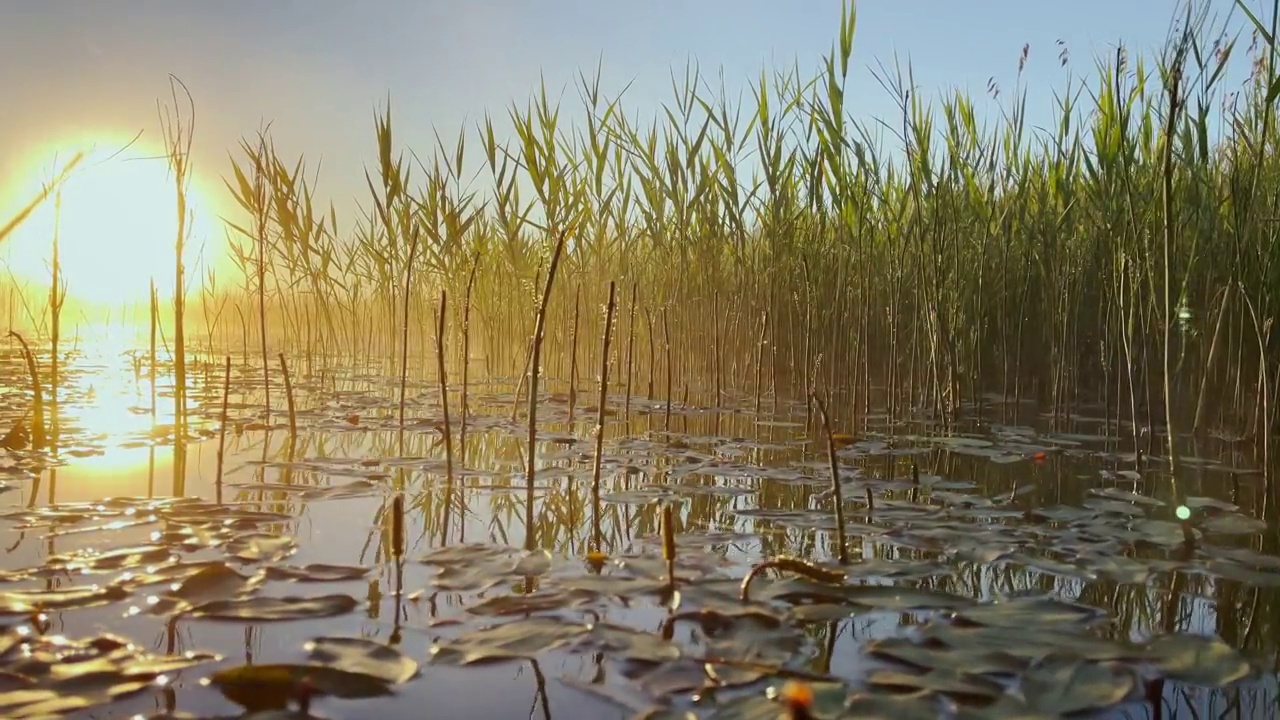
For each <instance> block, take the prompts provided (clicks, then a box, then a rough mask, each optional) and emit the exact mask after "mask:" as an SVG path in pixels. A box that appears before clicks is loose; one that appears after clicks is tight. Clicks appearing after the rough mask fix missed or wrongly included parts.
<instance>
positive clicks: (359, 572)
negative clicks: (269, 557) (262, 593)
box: [264, 563, 369, 582]
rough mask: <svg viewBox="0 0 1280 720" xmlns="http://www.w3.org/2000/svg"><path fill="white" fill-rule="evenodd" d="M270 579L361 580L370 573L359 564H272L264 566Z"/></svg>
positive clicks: (296, 580) (307, 580) (305, 580)
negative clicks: (300, 565)
mask: <svg viewBox="0 0 1280 720" xmlns="http://www.w3.org/2000/svg"><path fill="white" fill-rule="evenodd" d="M264 570H265V573H266V578H267V579H268V580H290V581H295V582H342V581H345V580H360V579H362V578H364V577H366V576H367V575H368V574H369V568H367V567H360V566H358V565H327V564H325V563H308V564H306V565H303V566H302V567H297V566H294V565H270V566H268V567H266V568H264Z"/></svg>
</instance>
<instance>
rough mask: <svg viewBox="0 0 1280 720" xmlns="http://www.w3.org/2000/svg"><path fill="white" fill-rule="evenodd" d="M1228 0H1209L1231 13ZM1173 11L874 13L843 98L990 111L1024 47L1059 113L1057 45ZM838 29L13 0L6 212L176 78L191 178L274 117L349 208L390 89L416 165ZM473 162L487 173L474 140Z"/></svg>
mask: <svg viewBox="0 0 1280 720" xmlns="http://www.w3.org/2000/svg"><path fill="white" fill-rule="evenodd" d="M1233 1H1234V0H1211V3H1210V4H1211V7H1212V8H1213V12H1214V13H1217V14H1219V15H1223V16H1225V15H1226V13H1228V12H1229V11H1230V10H1231V6H1232V5H1233ZM1249 1H1250V2H1251V3H1253V4H1255V5H1256V4H1257V3H1258V2H1260V1H1261V0H1249ZM1266 4H1267V5H1270V3H1266ZM1178 6H1179V3H1178V2H1176V0H1077V1H1076V2H1048V1H1047V0H973V1H971V2H957V1H956V0H945V1H944V0H864V1H862V2H859V3H858V4H857V19H858V26H857V35H856V38H855V41H854V55H853V60H852V62H851V67H850V76H851V77H850V81H849V91H848V98H849V99H848V100H847V105H848V108H849V111H850V113H851V115H852V116H853V117H854V118H855V119H858V120H864V121H865V120H869V119H872V118H875V117H892V116H893V113H894V106H893V103H892V100H891V99H890V98H889V96H888V95H887V94H886V93H885V91H884V90H883V89H882V88H881V87H880V86H879V84H878V83H877V81H876V80H875V77H874V75H873V70H874V69H875V67H876V65H877V63H878V62H882V63H884V64H886V65H891V64H892V63H893V62H894V59H895V58H898V59H900V60H902V61H906V60H908V59H909V60H910V62H911V63H912V66H913V68H914V73H915V79H916V83H917V87H918V88H919V91H920V92H921V93H923V94H924V95H926V96H928V97H934V98H936V97H938V96H939V95H940V94H941V93H945V92H949V91H951V90H954V89H961V90H966V91H968V92H970V93H971V94H972V95H973V96H974V97H975V98H978V99H981V98H982V97H983V94H984V91H985V88H986V87H987V84H988V81H989V80H990V79H993V78H994V79H995V81H996V82H997V83H998V84H1000V86H1001V87H1002V88H1006V89H1009V88H1011V86H1012V84H1013V82H1014V79H1015V74H1016V71H1017V63H1018V57H1019V54H1020V52H1021V50H1022V47H1023V45H1024V44H1029V45H1030V59H1029V63H1028V65H1027V68H1026V71H1025V74H1024V79H1025V82H1026V84H1027V86H1028V87H1029V88H1030V93H1029V97H1028V104H1029V106H1030V109H1031V111H1032V117H1033V118H1035V117H1037V116H1038V117H1043V118H1046V119H1047V118H1048V117H1049V114H1050V113H1051V112H1052V103H1053V93H1054V91H1056V90H1061V88H1062V87H1063V85H1064V82H1065V80H1066V78H1067V72H1068V71H1067V70H1065V69H1063V68H1062V67H1060V64H1059V59H1058V53H1059V47H1058V46H1057V42H1058V41H1059V40H1061V41H1063V42H1064V43H1065V47H1067V48H1068V50H1069V52H1070V57H1071V70H1072V71H1073V72H1075V73H1076V75H1077V76H1078V75H1080V74H1085V73H1088V72H1089V71H1090V70H1091V69H1092V64H1093V59H1094V57H1095V56H1097V55H1099V54H1103V55H1110V54H1112V53H1114V49H1115V47H1116V45H1117V43H1118V42H1124V43H1125V44H1126V45H1127V46H1128V47H1130V48H1134V49H1137V50H1139V51H1154V50H1156V49H1157V48H1159V47H1160V46H1161V44H1162V42H1163V40H1164V38H1165V37H1166V35H1167V33H1168V29H1169V25H1170V19H1171V18H1172V17H1173V16H1174V14H1175V12H1176V10H1177V8H1178ZM839 16H840V2H839V1H838V0H792V1H790V2H784V1H781V0H685V1H683V2H677V1H676V0H650V1H648V2H630V3H623V2H617V1H613V2H610V1H607V0H605V1H601V0H596V1H594V2H589V1H588V0H537V2H535V1H534V0H466V1H460V0H447V1H446V0H371V1H370V2H365V3H352V2H347V1H345V0H342V1H337V0H271V1H269V2H268V1H262V0H219V2H200V1H196V0H115V1H113V2H86V1H84V0H40V1H38V2H36V1H29V2H17V1H14V2H6V3H3V4H0V68H2V70H0V87H3V96H2V98H3V105H4V109H3V111H0V148H2V149H3V157H4V158H5V162H4V163H3V164H0V210H3V209H7V208H9V207H12V205H13V204H14V202H15V198H16V197H17V196H18V195H20V194H22V192H23V191H22V190H20V189H19V188H21V187H24V183H29V182H30V180H31V176H32V173H33V167H34V166H37V165H39V164H40V163H41V162H44V163H45V164H44V165H39V166H40V167H44V168H47V167H49V165H48V158H49V157H50V153H51V152H52V151H53V150H58V151H60V152H62V153H63V154H64V156H65V154H66V153H67V152H68V151H69V150H71V149H74V148H75V147H83V146H85V145H86V144H89V145H98V146H110V145H111V144H112V143H117V144H119V143H122V142H123V140H127V139H128V138H131V137H133V136H134V135H135V134H137V133H138V132H139V131H142V132H143V142H142V143H141V144H140V145H138V146H136V147H135V148H134V149H132V150H131V152H135V153H136V152H143V151H144V150H143V149H144V148H146V147H148V146H147V142H155V141H158V139H159V122H158V120H157V107H156V103H157V101H158V100H162V99H167V98H168V93H169V80H168V76H169V74H170V73H172V74H173V75H175V76H177V77H179V78H180V79H181V80H182V81H183V83H185V85H186V86H187V87H188V88H189V89H190V91H191V93H192V95H193V96H194V101H195V105H196V126H195V141H194V142H195V145H194V150H195V157H194V162H195V166H194V167H195V172H196V174H197V180H198V182H199V183H200V184H201V185H202V186H203V187H205V188H211V189H210V192H214V193H217V194H219V195H220V196H221V195H223V194H224V191H223V190H222V185H221V177H222V176H224V175H225V174H226V173H227V172H228V170H229V167H230V165H229V160H228V157H229V153H234V152H235V151H236V145H237V143H238V141H239V140H240V138H243V137H249V136H252V135H253V134H254V133H255V132H256V131H257V130H258V129H259V128H261V127H263V126H264V125H265V124H266V123H271V125H272V134H273V137H274V138H275V141H276V145H277V148H278V149H279V150H280V151H281V152H282V154H284V155H285V156H286V157H296V156H297V155H299V154H303V155H305V156H306V157H307V158H308V162H310V163H312V164H314V163H316V162H317V161H322V162H323V169H322V171H321V174H320V188H319V192H320V195H321V196H322V197H332V198H333V199H334V200H335V202H336V203H337V204H338V206H339V209H340V210H345V208H346V207H348V206H349V203H350V202H351V199H352V198H353V197H356V196H357V195H362V194H363V193H364V192H366V191H364V190H363V188H364V180H363V167H364V166H365V164H366V163H369V164H372V163H373V162H374V159H375V157H376V154H375V151H374V148H375V147H376V146H375V144H374V132H373V117H374V112H375V110H376V109H377V108H379V107H382V106H384V104H385V102H386V100H387V98H388V97H389V98H390V99H391V102H392V107H393V113H394V115H393V117H394V123H395V130H396V133H397V139H398V141H399V142H402V143H404V144H407V145H408V146H410V147H412V148H415V149H417V150H418V151H419V152H420V153H424V152H428V151H430V149H431V147H432V145H433V143H434V135H433V133H434V132H436V131H439V132H440V134H441V135H442V136H443V137H445V138H448V139H449V140H450V141H451V140H452V138H454V137H455V136H456V133H457V132H458V131H459V130H460V129H463V128H469V129H471V130H472V131H473V130H474V127H475V123H476V122H477V121H479V120H481V119H482V118H483V115H484V113H485V112H486V111H488V112H490V113H492V114H493V115H494V116H495V117H499V118H501V117H504V116H505V114H506V109H507V108H508V106H509V105H510V104H511V103H512V102H518V103H524V102H525V100H527V99H528V97H529V95H530V93H531V92H532V91H534V90H536V88H537V87H538V85H539V83H540V81H545V83H546V85H547V87H548V89H549V91H550V92H552V94H553V95H554V94H556V93H561V92H563V93H564V99H565V102H566V104H567V106H574V105H575V104H576V103H577V96H576V94H575V90H574V85H573V84H574V83H575V81H576V78H577V76H578V73H579V72H586V73H587V74H588V75H590V74H591V73H592V72H593V71H594V69H595V67H596V65H597V63H599V64H600V65H601V67H602V75H603V81H604V82H603V85H604V89H605V90H606V92H608V93H612V92H616V91H617V90H619V89H621V88H622V87H623V86H625V85H626V84H627V83H629V82H630V83H632V85H631V87H630V89H629V90H628V92H627V95H626V97H625V99H624V106H625V108H626V109H627V110H628V111H629V113H631V114H633V115H640V116H642V117H646V118H647V117H651V116H652V114H653V113H655V112H659V111H660V103H662V102H663V101H667V100H669V99H670V98H671V97H672V94H671V85H670V83H671V73H672V71H673V70H674V71H675V72H676V73H682V72H683V68H684V65H685V63H686V62H687V61H689V60H691V59H692V60H696V61H697V62H698V63H699V64H700V67H701V69H702V72H703V74H704V76H706V77H709V78H713V79H714V78H715V76H716V74H717V73H718V72H720V71H723V73H724V77H725V79H726V86H727V87H728V88H729V89H730V92H731V93H734V94H736V93H737V92H739V91H742V90H744V89H746V85H745V83H746V82H749V81H752V80H754V79H755V78H757V77H758V76H759V72H760V70H761V69H762V68H783V67H787V66H790V65H791V64H793V63H795V64H797V65H798V66H799V68H800V69H801V71H802V72H803V73H804V74H805V75H806V76H809V75H810V74H811V73H813V72H815V71H816V70H817V68H818V67H819V62H820V60H821V56H822V55H823V54H824V53H826V52H828V51H829V49H830V48H831V44H832V42H833V41H834V39H835V38H836V33H837V31H838V22H839ZM1239 19H1240V18H1239V17H1238V15H1237V17H1236V21H1235V24H1236V26H1237V27H1238V26H1239V24H1240V23H1239ZM1246 43H1247V38H1246ZM1006 92H1007V90H1006ZM746 99H747V100H748V104H749V99H750V96H749V94H748V95H747V96H746ZM122 139H123V140H122ZM151 147H154V145H152V146H151ZM472 151H473V152H475V153H476V155H475V159H476V160H478V159H479V147H478V145H477V144H474V143H473V149H472Z"/></svg>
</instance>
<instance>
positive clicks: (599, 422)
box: [591, 282, 616, 552]
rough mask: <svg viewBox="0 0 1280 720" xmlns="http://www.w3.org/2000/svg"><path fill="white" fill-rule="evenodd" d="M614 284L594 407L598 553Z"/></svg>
mask: <svg viewBox="0 0 1280 720" xmlns="http://www.w3.org/2000/svg"><path fill="white" fill-rule="evenodd" d="M615 289H616V288H615V283H613V282H610V283H609V304H608V306H607V307H606V308H605V316H604V317H605V322H604V339H603V341H602V342H601V352H600V399H599V404H598V405H597V406H596V429H595V441H596V449H595V457H594V458H593V459H592V462H591V530H592V531H591V549H592V551H594V552H600V546H601V537H600V469H601V466H602V465H603V463H604V415H605V407H606V405H607V404H608V401H609V341H610V339H611V338H612V334H613V311H614V305H615V298H614V292H615Z"/></svg>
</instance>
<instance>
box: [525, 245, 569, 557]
mask: <svg viewBox="0 0 1280 720" xmlns="http://www.w3.org/2000/svg"><path fill="white" fill-rule="evenodd" d="M568 235H569V233H568V231H567V230H563V229H562V230H560V232H559V235H558V236H557V237H556V246H555V250H554V251H553V252H552V253H551V264H550V266H548V268H547V284H546V285H544V286H543V288H542V299H541V300H540V301H539V302H538V316H537V319H536V321H535V322H534V327H533V344H532V347H531V351H530V353H529V360H530V362H529V434H528V438H527V440H528V450H529V454H528V457H527V458H526V460H527V465H526V466H525V493H524V513H525V514H524V516H525V540H524V544H525V549H526V550H532V549H534V548H535V547H537V537H536V536H537V532H536V530H535V529H534V524H533V484H534V480H535V479H536V475H537V470H538V457H537V453H536V452H535V451H536V450H537V447H538V445H537V441H538V370H539V363H540V362H541V361H542V338H543V336H544V333H545V331H546V327H547V306H548V305H550V303H551V288H552V287H554V285H555V282H556V270H557V269H558V268H559V267H560V256H561V254H562V253H563V252H564V244H565V239H566V238H567V237H568Z"/></svg>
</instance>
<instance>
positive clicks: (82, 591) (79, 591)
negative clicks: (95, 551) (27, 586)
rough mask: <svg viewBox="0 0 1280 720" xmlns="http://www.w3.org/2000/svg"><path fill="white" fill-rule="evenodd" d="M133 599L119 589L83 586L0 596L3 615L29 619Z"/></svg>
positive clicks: (17, 591) (123, 590) (122, 589)
mask: <svg viewBox="0 0 1280 720" xmlns="http://www.w3.org/2000/svg"><path fill="white" fill-rule="evenodd" d="M128 596H129V592H128V591H127V590H126V589H124V588H123V587H120V586H119V585H106V586H97V585H81V586H77V587H68V588H62V589H59V590H12V591H9V592H0V615H29V614H31V613H33V612H37V611H49V610H72V609H76V608H88V607H96V606H99V605H109V604H111V603H113V602H118V601H120V600H123V599H125V598H126V597H128Z"/></svg>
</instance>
